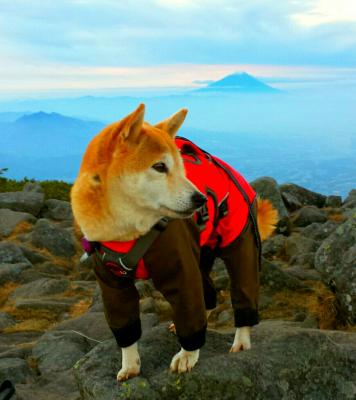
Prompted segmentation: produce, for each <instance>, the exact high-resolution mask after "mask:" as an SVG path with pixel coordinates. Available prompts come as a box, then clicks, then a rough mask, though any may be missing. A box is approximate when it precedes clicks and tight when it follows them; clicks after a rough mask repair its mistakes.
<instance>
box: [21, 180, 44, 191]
mask: <svg viewBox="0 0 356 400" xmlns="http://www.w3.org/2000/svg"><path fill="white" fill-rule="evenodd" d="M22 191H23V192H34V193H43V189H42V186H41V184H40V183H39V182H27V183H25V185H24V187H23V188H22Z"/></svg>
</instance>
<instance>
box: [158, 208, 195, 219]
mask: <svg viewBox="0 0 356 400" xmlns="http://www.w3.org/2000/svg"><path fill="white" fill-rule="evenodd" d="M161 210H162V211H163V212H164V213H168V215H167V217H171V216H174V217H178V218H189V217H191V216H192V215H193V214H194V213H195V211H196V210H197V209H196V208H190V209H188V210H184V211H181V210H173V209H172V208H169V207H167V206H162V207H161Z"/></svg>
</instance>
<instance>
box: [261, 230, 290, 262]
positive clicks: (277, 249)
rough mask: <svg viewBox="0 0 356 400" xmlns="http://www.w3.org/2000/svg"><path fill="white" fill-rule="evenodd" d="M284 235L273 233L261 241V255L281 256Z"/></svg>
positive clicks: (283, 246)
mask: <svg viewBox="0 0 356 400" xmlns="http://www.w3.org/2000/svg"><path fill="white" fill-rule="evenodd" d="M285 247H286V237H285V236H284V235H274V236H271V237H269V238H268V239H267V240H265V241H264V242H262V255H263V256H264V257H267V258H269V257H281V256H283V255H284V254H285Z"/></svg>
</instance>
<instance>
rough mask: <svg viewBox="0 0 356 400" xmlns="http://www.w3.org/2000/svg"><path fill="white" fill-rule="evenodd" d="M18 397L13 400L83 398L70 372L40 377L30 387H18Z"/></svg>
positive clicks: (67, 399) (78, 399) (69, 399)
mask: <svg viewBox="0 0 356 400" xmlns="http://www.w3.org/2000/svg"><path fill="white" fill-rule="evenodd" d="M16 396H17V397H16V398H14V399H13V400H63V399H65V400H80V398H81V397H80V393H79V391H78V387H77V384H76V382H75V378H74V376H73V373H72V372H71V371H70V370H68V371H62V372H53V373H51V374H46V375H44V376H40V377H39V378H38V379H37V380H36V382H35V383H33V384H30V385H16ZM11 400H12V399H11Z"/></svg>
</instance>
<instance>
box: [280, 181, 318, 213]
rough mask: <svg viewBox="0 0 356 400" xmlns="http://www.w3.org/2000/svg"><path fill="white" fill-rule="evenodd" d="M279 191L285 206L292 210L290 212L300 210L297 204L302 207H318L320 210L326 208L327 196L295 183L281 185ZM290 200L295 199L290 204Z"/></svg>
mask: <svg viewBox="0 0 356 400" xmlns="http://www.w3.org/2000/svg"><path fill="white" fill-rule="evenodd" d="M279 189H280V192H281V194H282V197H283V200H284V201H285V204H286V206H287V208H289V209H290V211H293V210H295V209H296V208H299V207H296V205H297V204H298V205H299V204H300V206H307V205H308V206H316V207H319V208H320V207H324V206H325V201H326V196H324V195H323V194H320V193H316V192H313V191H311V190H308V189H305V188H303V187H301V186H298V185H295V184H294V183H285V184H283V185H280V186H279ZM289 199H293V203H290V202H289ZM296 202H297V203H296Z"/></svg>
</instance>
